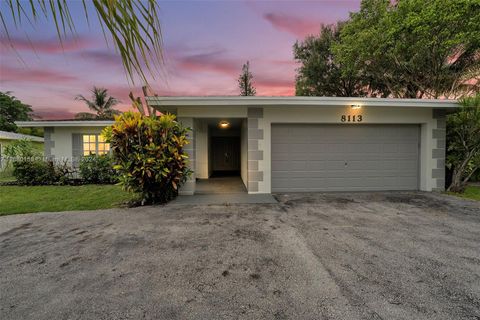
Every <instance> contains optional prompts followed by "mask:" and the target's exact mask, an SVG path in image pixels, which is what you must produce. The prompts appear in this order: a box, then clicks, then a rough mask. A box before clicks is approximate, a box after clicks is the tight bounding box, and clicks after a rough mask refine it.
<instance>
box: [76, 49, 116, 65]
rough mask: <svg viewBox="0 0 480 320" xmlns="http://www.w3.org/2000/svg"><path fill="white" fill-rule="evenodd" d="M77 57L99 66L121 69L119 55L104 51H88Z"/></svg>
mask: <svg viewBox="0 0 480 320" xmlns="http://www.w3.org/2000/svg"><path fill="white" fill-rule="evenodd" d="M79 56H80V57H82V58H85V59H88V60H91V61H93V62H95V63H98V64H100V65H110V66H119V67H122V58H121V57H120V55H119V54H117V53H115V52H111V51H106V50H89V51H83V52H81V53H79Z"/></svg>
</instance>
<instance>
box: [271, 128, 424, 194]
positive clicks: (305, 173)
mask: <svg viewBox="0 0 480 320" xmlns="http://www.w3.org/2000/svg"><path fill="white" fill-rule="evenodd" d="M418 158H419V126H418V125H318V124H315V125H311V124H272V192H295V191H298V192H300V191H369V190H417V189H418V181H419V179H418V171H419V169H418V166H419V164H418Z"/></svg>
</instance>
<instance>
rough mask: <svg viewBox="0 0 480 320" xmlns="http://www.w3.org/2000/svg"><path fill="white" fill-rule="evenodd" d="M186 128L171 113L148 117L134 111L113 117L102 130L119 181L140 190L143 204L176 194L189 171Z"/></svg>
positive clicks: (163, 201) (127, 186) (169, 197)
mask: <svg viewBox="0 0 480 320" xmlns="http://www.w3.org/2000/svg"><path fill="white" fill-rule="evenodd" d="M188 130H189V129H187V128H184V127H182V126H181V125H180V124H179V123H178V122H177V121H176V120H175V116H174V115H171V114H165V115H161V116H160V117H157V116H154V115H152V116H150V117H147V116H144V115H142V114H140V113H135V112H126V113H123V114H122V115H120V116H117V117H115V123H114V124H113V125H112V126H111V127H107V128H106V129H105V130H104V136H105V137H106V139H107V141H108V142H110V147H111V150H112V153H113V159H114V163H115V167H114V168H115V169H116V170H118V172H119V173H120V183H121V184H122V185H123V186H124V189H126V190H127V191H131V192H136V193H139V194H140V195H141V197H142V200H141V201H142V204H152V203H165V202H167V201H169V200H171V199H173V198H174V197H176V196H177V194H178V187H179V186H180V185H181V184H182V183H183V182H185V180H186V178H187V177H188V175H189V174H190V173H191V171H190V170H189V169H188V167H187V159H188V156H187V154H186V153H185V152H184V151H183V147H184V146H185V145H186V144H187V143H188V140H187V138H186V134H187V132H188Z"/></svg>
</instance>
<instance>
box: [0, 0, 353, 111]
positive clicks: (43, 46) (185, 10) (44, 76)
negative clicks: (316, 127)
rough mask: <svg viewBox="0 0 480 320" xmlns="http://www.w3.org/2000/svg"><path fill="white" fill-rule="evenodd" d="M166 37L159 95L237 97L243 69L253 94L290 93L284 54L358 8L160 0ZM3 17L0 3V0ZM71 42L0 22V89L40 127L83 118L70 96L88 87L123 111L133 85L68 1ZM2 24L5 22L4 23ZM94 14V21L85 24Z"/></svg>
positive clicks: (43, 29)
mask: <svg viewBox="0 0 480 320" xmlns="http://www.w3.org/2000/svg"><path fill="white" fill-rule="evenodd" d="M159 5H160V20H161V23H162V33H163V37H164V51H165V52H164V53H165V63H164V66H163V72H162V74H161V75H159V76H157V77H156V78H155V79H154V80H152V81H151V85H152V88H153V90H154V92H155V93H156V94H158V95H169V96H171V95H175V96H181V95H189V96H204V95H238V87H237V81H236V79H237V77H238V75H239V73H240V71H241V67H242V64H243V63H244V62H246V61H247V60H249V61H250V65H251V71H252V73H253V76H254V85H255V87H256V88H257V95H262V96H284V95H285V96H288V95H294V94H295V89H294V78H295V69H296V68H297V64H296V63H295V62H294V60H293V54H292V46H293V44H294V43H295V41H296V40H301V39H303V38H304V37H305V36H306V35H309V34H318V31H319V28H320V25H321V24H331V23H335V22H336V21H338V20H345V19H347V18H348V14H349V12H351V11H357V10H358V9H359V7H360V1H359V0H356V1H347V0H337V1H334V0H333V1H321V0H318V1H226V0H225V1H159ZM0 9H1V10H2V12H7V7H6V3H5V2H4V1H1V2H0ZM71 9H72V13H73V14H74V20H75V22H76V26H77V35H76V36H75V37H71V38H70V39H68V40H66V41H65V42H64V43H63V48H62V46H61V45H60V43H59V42H58V39H57V37H56V32H55V27H54V25H53V23H52V22H51V21H50V22H49V21H46V20H39V21H38V23H37V24H36V25H35V26H34V27H33V26H31V25H29V24H28V23H25V24H24V25H22V26H21V27H19V28H15V25H14V23H13V21H12V20H11V19H7V21H6V22H7V25H8V27H9V31H10V38H11V41H12V44H13V45H14V47H15V48H16V50H12V49H11V47H10V42H9V41H8V40H7V37H6V35H5V32H4V30H2V31H1V32H2V33H1V34H0V42H1V46H0V91H3V92H4V91H11V92H12V93H13V95H15V96H16V97H17V98H19V99H20V100H22V101H23V102H25V103H28V104H30V105H32V107H33V109H34V112H35V115H36V117H38V118H42V119H66V118H73V115H74V114H75V113H77V112H83V111H88V110H87V108H86V106H85V105H84V104H83V103H82V102H79V101H74V97H75V96H76V95H77V94H83V95H85V96H89V95H90V93H89V90H90V89H91V88H92V87H93V86H94V85H95V86H99V87H105V88H107V89H108V90H109V93H110V94H111V95H112V96H114V97H116V98H118V99H120V100H121V101H122V103H121V104H120V105H119V106H118V109H121V110H127V109H128V108H129V107H130V103H129V99H128V93H129V92H130V91H131V90H133V91H134V92H136V93H138V94H139V90H138V88H139V87H141V83H136V84H135V86H133V85H131V84H130V83H129V81H128V80H127V78H126V76H125V73H124V71H123V68H122V64H121V61H120V59H119V56H118V55H117V54H116V53H115V51H114V50H113V48H112V47H109V46H107V44H106V43H105V40H104V38H103V35H102V31H101V29H100V27H99V25H97V24H96V21H94V19H91V21H90V26H88V25H87V24H86V22H85V18H84V13H83V12H82V11H81V10H82V7H81V4H80V3H79V2H72V8H71ZM7 17H8V15H7ZM93 17H94V16H93V15H92V18H93Z"/></svg>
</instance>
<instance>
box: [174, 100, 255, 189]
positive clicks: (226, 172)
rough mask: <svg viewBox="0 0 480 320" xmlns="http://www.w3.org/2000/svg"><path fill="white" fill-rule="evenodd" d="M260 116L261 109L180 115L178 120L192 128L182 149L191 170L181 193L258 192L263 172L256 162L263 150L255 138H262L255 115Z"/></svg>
mask: <svg viewBox="0 0 480 320" xmlns="http://www.w3.org/2000/svg"><path fill="white" fill-rule="evenodd" d="M197 115H198V114H197ZM262 115H263V112H262V110H261V109H254V112H250V111H248V112H246V113H245V114H244V115H243V116H239V115H233V116H232V115H230V116H225V117H212V116H210V117H209V116H208V115H205V117H183V116H182V115H179V118H178V119H179V121H181V122H182V124H183V125H184V126H187V127H190V128H191V129H192V132H191V133H190V135H189V140H190V144H188V145H187V146H186V148H185V151H186V152H187V153H188V154H189V158H190V166H191V168H192V170H193V171H194V173H193V174H192V176H191V177H190V179H189V180H188V181H187V182H186V183H185V184H184V185H183V186H182V188H181V189H180V195H194V194H198V195H212V194H247V193H248V194H252V193H259V192H258V191H259V186H258V184H259V182H260V181H263V172H259V166H258V161H259V160H262V159H263V151H258V145H259V143H258V140H259V139H263V130H259V128H258V125H259V121H258V118H259V117H261V116H262ZM259 153H261V155H260V156H261V158H260V157H259Z"/></svg>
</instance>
